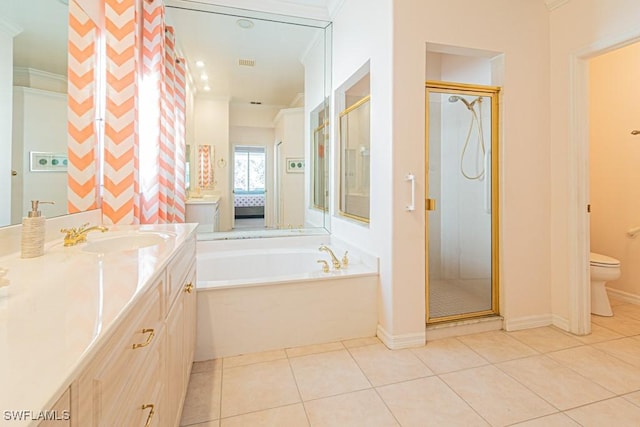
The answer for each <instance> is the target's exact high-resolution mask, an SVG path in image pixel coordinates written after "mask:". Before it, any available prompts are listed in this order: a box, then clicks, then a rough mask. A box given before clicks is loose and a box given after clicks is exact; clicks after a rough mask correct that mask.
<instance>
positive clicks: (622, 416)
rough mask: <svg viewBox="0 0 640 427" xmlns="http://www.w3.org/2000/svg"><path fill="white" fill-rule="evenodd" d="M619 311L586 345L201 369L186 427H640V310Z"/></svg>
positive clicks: (560, 338)
mask: <svg viewBox="0 0 640 427" xmlns="http://www.w3.org/2000/svg"><path fill="white" fill-rule="evenodd" d="M613 310H614V315H616V316H617V314H616V311H618V312H620V313H621V315H620V316H619V318H618V319H617V320H618V322H616V321H615V320H614V319H615V317H614V318H611V320H608V321H604V322H600V324H595V323H594V324H592V329H593V332H592V335H587V336H584V337H577V336H574V335H571V334H568V333H565V332H563V331H560V330H559V329H556V328H552V327H544V328H536V329H529V330H524V331H516V332H504V331H495V332H484V333H479V334H473V335H465V336H461V337H457V338H445V339H441V340H435V341H429V342H428V343H427V345H425V346H421V347H417V348H412V349H409V350H388V349H387V348H386V347H384V346H383V345H382V344H381V343H380V341H379V340H378V339H377V338H374V337H371V338H364V339H358V340H348V341H342V342H333V343H326V344H323V345H314V346H306V347H299V348H294V349H282V350H277V351H271V352H264V353H258V354H249V355H243V356H241V357H229V358H224V359H221V360H215V361H206V362H197V363H195V364H194V370H193V372H192V374H191V380H190V383H189V391H188V394H187V399H186V401H185V404H184V410H183V414H182V421H181V425H182V426H190V427H218V426H220V427H226V426H251V427H254V426H257V427H260V426H277V427H280V426H286V427H297V426H301V427H304V426H339V427H350V426H354V427H357V426H367V427H368V426H423V425H442V426H457V425H460V426H504V425H513V426H516V425H517V426H528V427H535V426H540V427H542V426H544V427H551V426H558V427H560V426H567V427H572V426H580V425H584V426H605V425H606V426H610V425H611V426H613V425H615V426H637V425H638V419H640V365H639V364H640V360H639V359H638V356H637V353H638V351H637V349H639V348H640V336H634V337H625V336H624V335H623V333H628V332H630V328H629V326H630V325H632V322H630V320H632V319H640V305H633V304H628V303H622V304H615V305H614V307H613ZM609 328H611V329H609ZM625 328H629V329H628V330H625Z"/></svg>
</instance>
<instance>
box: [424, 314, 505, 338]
mask: <svg viewBox="0 0 640 427" xmlns="http://www.w3.org/2000/svg"><path fill="white" fill-rule="evenodd" d="M503 328H504V319H503V318H502V316H490V317H480V318H472V319H464V320H458V321H454V322H446V323H436V324H432V325H427V328H426V331H427V342H429V341H433V340H439V339H443V338H451V337H459V336H463V335H471V334H479V333H483V332H491V331H500V330H502V329H503Z"/></svg>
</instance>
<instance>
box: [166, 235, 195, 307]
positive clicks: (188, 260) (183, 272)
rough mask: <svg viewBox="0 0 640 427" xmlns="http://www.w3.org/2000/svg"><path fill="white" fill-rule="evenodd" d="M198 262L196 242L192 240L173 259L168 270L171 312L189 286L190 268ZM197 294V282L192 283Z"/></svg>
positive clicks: (168, 305)
mask: <svg viewBox="0 0 640 427" xmlns="http://www.w3.org/2000/svg"><path fill="white" fill-rule="evenodd" d="M195 260H196V240H195V238H193V237H192V238H191V239H189V240H187V241H186V242H185V243H184V247H183V248H182V250H181V251H180V252H179V253H178V254H177V255H176V256H175V257H174V258H173V260H172V261H171V263H170V264H169V267H168V268H167V306H166V310H167V311H166V312H167V313H168V312H169V309H170V307H171V305H172V304H173V301H174V300H175V299H176V297H177V296H178V295H179V294H180V292H182V290H183V288H184V286H185V285H187V282H186V278H187V273H188V272H189V268H190V267H191V265H192V264H193V263H194V262H195ZM192 286H193V292H195V286H196V284H195V282H193V283H192Z"/></svg>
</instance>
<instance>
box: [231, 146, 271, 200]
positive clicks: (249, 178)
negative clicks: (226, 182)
mask: <svg viewBox="0 0 640 427" xmlns="http://www.w3.org/2000/svg"><path fill="white" fill-rule="evenodd" d="M233 154H234V164H235V167H234V177H233V190H234V192H235V193H264V189H265V165H266V162H265V153H264V147H236V148H235V150H234V153H233Z"/></svg>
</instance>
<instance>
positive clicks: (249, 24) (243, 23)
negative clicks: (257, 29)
mask: <svg viewBox="0 0 640 427" xmlns="http://www.w3.org/2000/svg"><path fill="white" fill-rule="evenodd" d="M236 23H237V24H238V27H240V28H243V29H245V30H248V29H249V28H253V22H252V21H249V20H248V19H238V20H237V21H236Z"/></svg>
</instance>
